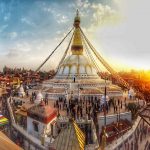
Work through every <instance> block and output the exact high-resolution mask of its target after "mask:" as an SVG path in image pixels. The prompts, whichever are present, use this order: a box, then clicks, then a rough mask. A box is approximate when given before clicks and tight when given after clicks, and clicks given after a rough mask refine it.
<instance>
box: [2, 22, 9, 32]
mask: <svg viewBox="0 0 150 150" xmlns="http://www.w3.org/2000/svg"><path fill="white" fill-rule="evenodd" d="M7 27H8V24H5V25H2V26H0V33H2V32H3V31H4V30H5V29H6V28H7Z"/></svg>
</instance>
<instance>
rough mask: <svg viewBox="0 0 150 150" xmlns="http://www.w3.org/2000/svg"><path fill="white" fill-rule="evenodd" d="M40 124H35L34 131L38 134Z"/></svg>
mask: <svg viewBox="0 0 150 150" xmlns="http://www.w3.org/2000/svg"><path fill="white" fill-rule="evenodd" d="M38 125H39V123H38V122H35V121H34V122H33V128H34V131H36V132H39V127H38Z"/></svg>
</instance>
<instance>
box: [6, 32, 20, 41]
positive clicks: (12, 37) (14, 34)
mask: <svg viewBox="0 0 150 150" xmlns="http://www.w3.org/2000/svg"><path fill="white" fill-rule="evenodd" d="M17 36H18V34H17V32H10V33H8V37H9V38H10V39H11V40H13V39H15V38H16V37H17Z"/></svg>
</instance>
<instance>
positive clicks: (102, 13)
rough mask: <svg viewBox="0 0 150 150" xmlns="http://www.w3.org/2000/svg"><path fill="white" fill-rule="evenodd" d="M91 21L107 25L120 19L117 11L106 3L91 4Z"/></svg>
mask: <svg viewBox="0 0 150 150" xmlns="http://www.w3.org/2000/svg"><path fill="white" fill-rule="evenodd" d="M91 8H93V11H94V13H93V22H94V23H96V24H97V25H107V24H109V25H110V24H113V23H116V22H118V20H119V19H120V15H119V13H118V12H117V11H116V10H114V9H112V8H111V7H110V6H108V5H102V4H100V3H99V4H92V6H91Z"/></svg>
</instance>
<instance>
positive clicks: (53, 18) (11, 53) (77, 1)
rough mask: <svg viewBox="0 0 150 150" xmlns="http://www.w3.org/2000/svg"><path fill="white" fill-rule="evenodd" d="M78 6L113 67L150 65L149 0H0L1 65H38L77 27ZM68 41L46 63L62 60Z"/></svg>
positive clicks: (84, 24)
mask: <svg viewBox="0 0 150 150" xmlns="http://www.w3.org/2000/svg"><path fill="white" fill-rule="evenodd" d="M76 9H79V13H80V18H81V28H82V29H83V31H84V32H85V34H86V35H87V36H88V38H89V40H90V41H91V42H92V43H93V45H94V47H95V48H96V49H97V50H98V51H99V52H100V54H101V55H102V56H103V58H104V59H106V60H107V62H108V63H109V64H110V65H111V66H112V68H114V69H116V70H128V69H132V68H133V69H147V70H148V69H150V59H149V56H150V42H149V39H150V29H149V27H150V17H149V14H150V1H149V0H55V1H53V0H0V69H2V68H3V66H4V65H6V66H10V67H24V68H31V69H36V68H37V67H38V66H39V65H40V64H41V63H42V61H43V60H44V59H45V58H46V57H47V56H48V55H49V54H50V52H51V51H52V50H53V49H54V48H55V47H56V46H57V45H58V43H59V42H60V41H61V39H62V38H63V37H64V36H65V34H67V32H69V30H70V29H71V28H72V25H73V20H74V16H75V14H76ZM67 42H68V39H67V40H66V42H65V43H64V45H62V46H61V47H60V49H59V50H58V52H57V53H56V54H55V55H54V56H53V58H52V59H51V60H50V61H49V62H48V63H47V64H46V66H45V68H44V69H49V70H50V69H51V68H53V67H54V66H55V64H57V63H58V60H59V59H60V57H59V56H61V55H63V52H64V51H65V46H66V44H67Z"/></svg>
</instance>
